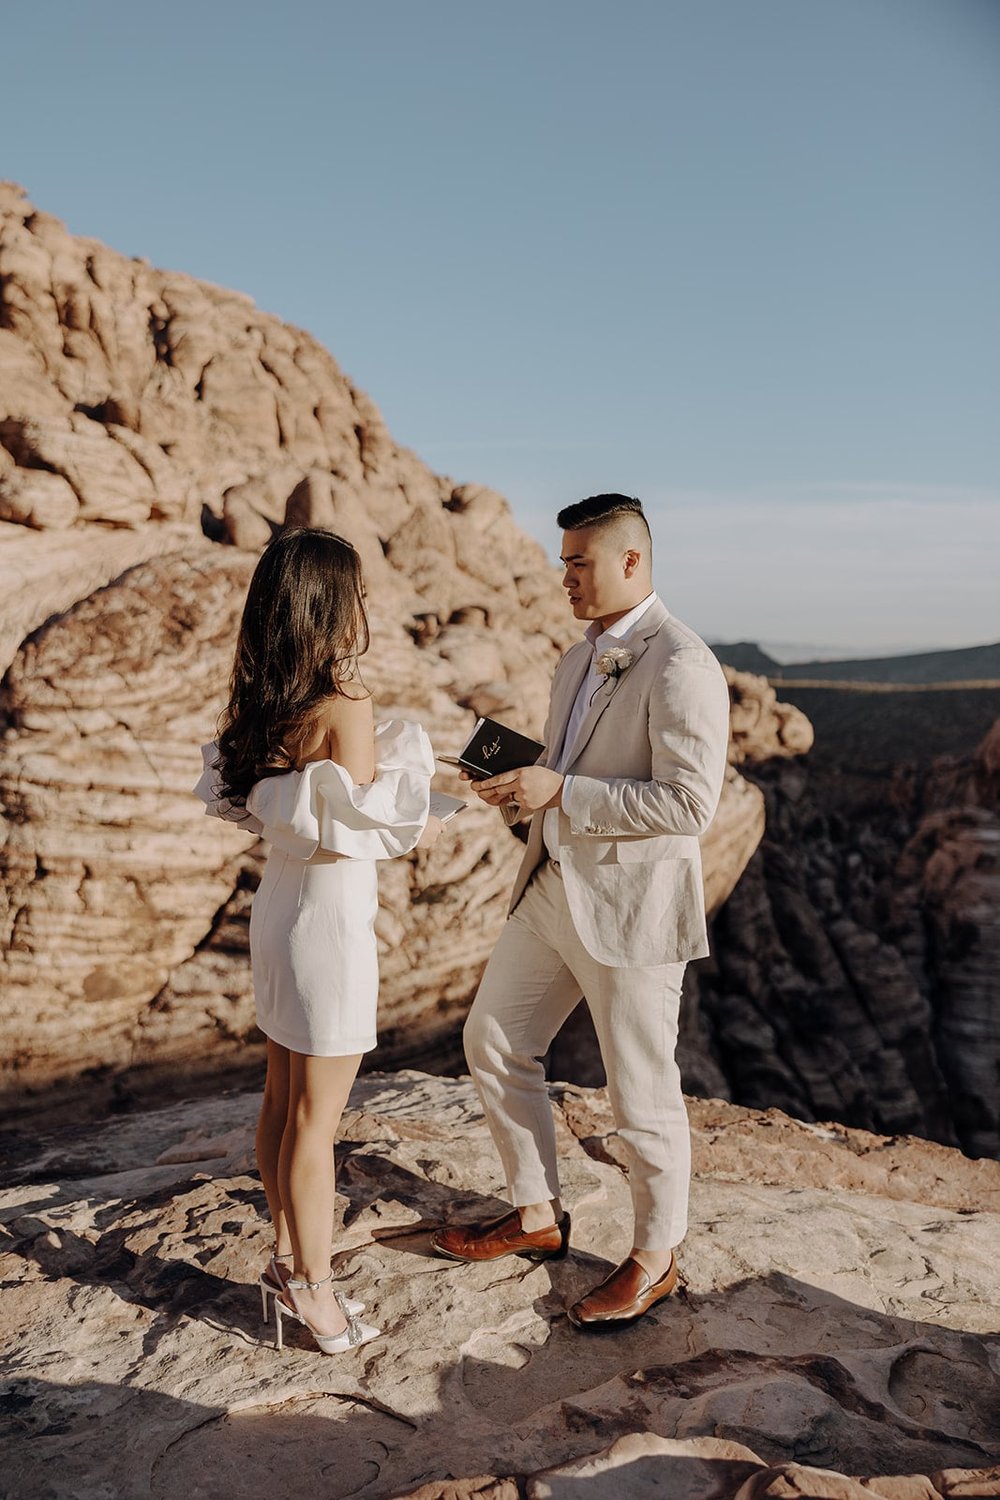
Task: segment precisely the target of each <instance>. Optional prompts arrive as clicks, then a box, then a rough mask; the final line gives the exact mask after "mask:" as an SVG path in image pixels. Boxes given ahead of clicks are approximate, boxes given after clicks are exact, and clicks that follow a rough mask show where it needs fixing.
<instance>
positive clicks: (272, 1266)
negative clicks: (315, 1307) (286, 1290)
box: [257, 1251, 365, 1323]
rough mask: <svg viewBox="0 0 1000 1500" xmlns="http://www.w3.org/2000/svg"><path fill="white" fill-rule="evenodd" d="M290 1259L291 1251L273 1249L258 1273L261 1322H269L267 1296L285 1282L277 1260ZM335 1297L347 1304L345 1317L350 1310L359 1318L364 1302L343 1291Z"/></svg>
mask: <svg viewBox="0 0 1000 1500" xmlns="http://www.w3.org/2000/svg"><path fill="white" fill-rule="evenodd" d="M291 1259H292V1256H291V1252H289V1253H288V1254H287V1255H279V1254H278V1253H277V1251H275V1252H274V1253H273V1254H272V1256H271V1259H270V1261H269V1262H268V1264H267V1266H266V1267H265V1268H264V1270H263V1271H261V1273H260V1275H259V1276H258V1278H257V1283H258V1285H259V1286H260V1319H261V1322H262V1323H267V1322H269V1321H270V1318H271V1312H270V1309H269V1307H268V1305H267V1299H268V1297H275V1298H276V1297H277V1295H278V1293H279V1292H280V1291H281V1289H282V1287H283V1286H284V1284H285V1283H284V1282H283V1281H282V1279H281V1273H280V1271H279V1269H278V1262H279V1261H281V1260H291ZM337 1297H338V1298H340V1297H343V1299H344V1302H345V1303H346V1304H347V1305H346V1306H345V1307H344V1316H345V1317H346V1316H347V1314H348V1313H349V1312H350V1313H353V1314H354V1316H355V1317H356V1318H359V1317H360V1316H361V1314H362V1313H363V1312H364V1310H365V1304H364V1303H363V1302H361V1301H359V1300H358V1298H357V1297H348V1296H347V1295H346V1293H343V1292H338V1293H337Z"/></svg>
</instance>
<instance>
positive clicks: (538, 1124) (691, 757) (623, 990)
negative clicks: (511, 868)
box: [465, 600, 729, 1249]
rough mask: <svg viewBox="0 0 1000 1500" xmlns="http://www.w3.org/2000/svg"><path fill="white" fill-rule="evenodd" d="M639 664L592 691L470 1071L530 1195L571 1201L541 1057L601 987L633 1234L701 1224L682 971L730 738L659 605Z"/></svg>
mask: <svg viewBox="0 0 1000 1500" xmlns="http://www.w3.org/2000/svg"><path fill="white" fill-rule="evenodd" d="M623 645H625V646H626V647H627V649H628V650H629V651H630V652H631V654H632V662H631V664H630V665H629V666H628V667H627V668H626V669H625V670H624V671H623V672H622V673H621V675H620V676H619V677H618V678H617V679H613V678H609V679H608V681H607V682H606V683H605V684H604V685H603V686H602V687H601V688H599V689H598V691H597V692H596V693H595V694H594V698H593V700H592V702H591V705H590V708H589V710H588V712H587V715H586V717H585V718H584V720H583V722H582V724H581V725H580V728H579V730H578V732H577V735H576V739H575V742H574V744H573V745H572V746H571V747H569V753H568V755H566V756H564V757H562V761H561V763H562V768H563V770H564V772H565V773H566V774H567V775H570V776H572V778H573V780H572V784H571V787H570V790H569V793H568V796H566V797H565V798H564V800H565V801H567V802H568V806H565V807H564V808H562V809H561V810H560V813H559V859H558V861H557V862H553V861H552V860H550V859H549V858H548V857H547V854H546V850H545V845H544V842H543V838H542V817H543V814H542V813H537V814H535V815H534V816H533V817H532V820H531V827H530V830H529V835H528V841H527V846H526V848H525V852H524V857H523V859H522V862H521V867H520V869H519V871H518V874H517V878H516V880H515V882H514V889H513V893H512V896H511V902H510V911H509V915H508V919H507V924H506V926H505V927H504V930H503V932H502V933H501V935H500V940H499V942H498V943H497V946H496V948H495V949H494V952H493V954H492V956H491V958H490V961H489V963H488V964H487V966H486V970H485V972H484V974H483V978H482V981H481V983H480V986H479V990H478V993H477V995H476V999H475V1002H474V1004H473V1007H472V1010H471V1011H470V1013H469V1018H468V1021H467V1023H466V1028H465V1051H466V1058H467V1060H468V1064H469V1069H470V1072H471V1073H472V1076H473V1079H474V1080H475V1083H476V1087H477V1089H478V1091H479V1095H480V1099H481V1100H482V1104H483V1109H484V1111H485V1113H486V1118H487V1121H488V1123H489V1126H490V1130H491V1132H492V1135H493V1139H494V1141H495V1143H496V1146H497V1150H498V1152H499V1154H500V1158H501V1161H502V1163H503V1166H504V1171H505V1174H506V1177H507V1184H508V1191H509V1194H510V1198H511V1202H512V1203H513V1204H515V1206H523V1205H524V1204H527V1203H541V1202H544V1201H545V1200H546V1199H549V1198H555V1197H558V1196H559V1175H558V1165H557V1160H556V1146H555V1131H554V1126H553V1120H552V1110H551V1105H550V1103H549V1099H548V1094H547V1091H546V1086H545V1074H544V1068H543V1065H542V1062H541V1058H542V1056H543V1055H544V1053H545V1052H546V1051H547V1050H548V1048H549V1045H550V1044H551V1041H552V1039H553V1037H554V1036H555V1034H556V1032H557V1031H558V1030H559V1028H560V1026H561V1025H562V1024H563V1022H564V1021H565V1019H566V1017H567V1016H568V1015H569V1014H570V1012H571V1011H572V1010H573V1009H574V1007H575V1006H576V1005H577V1004H578V1003H579V1001H580V999H581V998H585V999H586V1002H587V1005H588V1007H589V1009H590V1012H591V1015H592V1016H593V1020H594V1026H595V1030H596V1032H597V1036H598V1040H599V1043H600V1047H601V1055H602V1058H603V1061H604V1067H605V1071H606V1073H607V1077H608V1094H609V1097H610V1100H611V1105H612V1109H613V1111H614V1116H615V1123H616V1125H617V1128H618V1131H619V1133H620V1136H621V1139H622V1141H623V1142H624V1144H625V1147H626V1150H627V1152H628V1158H629V1187H630V1190H631V1194H632V1205H633V1213H634V1218H635V1225H634V1243H635V1245H636V1246H638V1247H640V1248H643V1249H667V1248H669V1247H671V1246H674V1245H677V1244H679V1243H680V1241H681V1240H682V1239H683V1238H684V1235H685V1233H686V1230H687V1203H688V1188H689V1182H690V1132H689V1128H688V1121H687V1112H686V1110H685V1107H684V1099H683V1095H682V1093H681V1081H680V1074H679V1072H678V1069H677V1064H676V1060H675V1055H674V1054H675V1048H676V1043H677V1026H678V1012H679V1003H680V990H681V981H682V978H683V974H684V967H685V964H686V963H687V961H688V959H691V958H699V957H702V956H703V955H704V954H706V953H707V952H708V942H707V935H706V926H705V905H704V895H703V888H702V879H701V852H700V847H699V843H698V839H699V835H701V834H703V833H704V832H705V830H706V829H707V828H708V826H709V824H710V823H711V821H712V818H713V817H714V815H715V809H716V807H717V805H718V801H719V795H720V793H721V789H722V780H723V776H724V774H725V768H726V755H727V748H728V743H729V692H728V688H727V685H726V680H725V677H724V676H723V673H722V669H721V667H720V666H719V664H718V662H717V660H716V658H715V657H714V655H713V654H712V652H711V651H710V650H709V648H708V647H707V646H706V645H705V643H704V641H702V640H701V639H700V638H699V637H698V636H697V635H695V633H694V632H693V631H692V630H690V629H689V628H688V627H687V626H685V625H683V624H681V622H680V621H679V620H677V619H675V618H674V616H673V615H671V614H670V612H669V611H668V610H667V609H666V607H665V606H664V605H663V604H662V603H661V602H660V601H659V600H656V601H655V602H654V603H653V604H652V605H651V606H650V608H649V609H648V610H647V611H646V613H645V614H644V615H643V616H642V617H641V618H640V620H639V621H638V623H637V624H636V625H635V626H634V627H633V630H632V631H631V632H630V633H629V635H628V636H627V637H626V638H625V639H624V641H623ZM591 655H592V652H591V647H590V643H589V642H587V641H581V642H579V643H578V644H577V645H575V646H573V647H571V648H570V650H569V651H568V652H567V653H566V655H565V656H564V657H563V659H562V661H561V662H560V663H559V666H558V667H557V669H556V674H555V677H554V679H553V683H552V696H551V702H550V707H549V715H548V719H547V721H546V725H545V731H544V735H543V738H544V741H545V746H546V749H545V753H544V754H543V755H542V756H541V757H540V759H539V763H540V764H542V765H550V766H553V765H555V764H556V763H557V761H559V760H560V752H561V750H562V740H563V736H564V733H565V729H566V725H567V723H568V721H569V717H570V713H571V711H572V708H573V704H574V702H575V699H576V694H577V690H578V688H579V686H580V684H581V682H582V681H583V678H584V677H585V675H586V673H587V671H588V669H589V666H590V660H591Z"/></svg>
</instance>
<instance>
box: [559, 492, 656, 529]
mask: <svg viewBox="0 0 1000 1500" xmlns="http://www.w3.org/2000/svg"><path fill="white" fill-rule="evenodd" d="M632 516H636V517H638V519H639V520H640V521H641V522H642V524H643V526H644V527H645V528H646V535H647V536H648V535H649V522H648V521H647V520H646V517H645V516H644V515H643V512H642V501H641V500H635V499H633V498H632V496H631V495H591V496H590V498H589V499H587V500H577V502H576V504H575V505H567V506H566V507H565V508H564V509H563V510H561V511H560V512H559V514H558V515H557V516H556V525H557V526H558V527H559V528H560V530H562V531H579V530H580V529H581V527H583V526H603V525H605V524H607V523H609V522H611V521H617V520H619V519H621V518H623V517H629V518H631V517H632Z"/></svg>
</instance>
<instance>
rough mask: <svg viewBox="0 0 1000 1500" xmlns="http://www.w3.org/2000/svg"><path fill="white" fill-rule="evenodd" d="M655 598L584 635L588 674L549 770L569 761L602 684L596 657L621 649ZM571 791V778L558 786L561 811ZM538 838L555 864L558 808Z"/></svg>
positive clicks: (548, 810) (590, 628)
mask: <svg viewBox="0 0 1000 1500" xmlns="http://www.w3.org/2000/svg"><path fill="white" fill-rule="evenodd" d="M656 597H657V596H656V591H655V590H654V591H653V593H651V594H647V595H646V597H645V599H643V600H642V601H641V602H640V603H639V604H637V605H636V606H635V608H634V609H630V610H629V612H628V614H627V615H622V617H621V619H620V620H616V621H615V622H614V624H613V625H609V626H608V628H607V630H601V629H600V626H599V624H598V622H597V621H596V620H592V621H591V622H590V624H589V625H588V626H587V628H586V630H585V631H584V639H585V640H588V641H589V642H590V644H591V647H592V648H593V656H592V657H591V658H590V670H589V671H588V672H587V673H586V675H585V676H584V679H583V681H582V682H581V683H580V687H579V689H578V691H577V695H576V700H575V702H574V704H573V709H572V712H571V713H570V716H569V722H568V723H567V725H566V733H565V735H564V736H563V742H562V745H561V746H560V749H559V759H558V760H557V761H556V763H555V765H554V766H553V768H552V769H553V770H555V771H561V770H562V769H563V767H564V766H565V765H567V764H568V762H569V757H570V756H571V754H572V752H573V746H574V744H575V742H576V737H577V734H578V733H579V730H580V725H581V724H582V723H583V721H584V719H585V718H586V717H587V710H588V709H589V707H590V700H591V699H592V698H593V696H594V694H595V693H596V692H597V689H598V688H599V687H600V686H601V685H602V683H603V682H604V680H605V679H604V674H603V673H602V672H599V671H598V670H597V660H598V657H600V656H602V655H603V654H604V652H605V651H607V650H609V649H610V648H611V647H612V646H622V645H624V643H625V642H626V641H627V640H628V637H629V636H630V635H631V634H632V632H633V630H635V629H636V627H637V626H638V625H639V623H640V622H641V620H642V617H643V615H644V614H645V613H646V611H647V609H649V607H650V605H652V604H655V603H656ZM572 789H573V778H572V776H567V777H566V779H565V781H564V782H563V784H562V793H561V798H560V800H561V802H562V805H563V807H564V808H565V807H566V806H567V805H568V803H569V798H570V794H571V792H572ZM542 837H543V838H544V840H545V847H546V849H547V850H548V855H549V858H550V859H552V860H558V859H559V809H558V807H548V808H546V810H545V816H544V818H543V819H542Z"/></svg>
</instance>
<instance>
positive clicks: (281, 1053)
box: [257, 1037, 292, 1255]
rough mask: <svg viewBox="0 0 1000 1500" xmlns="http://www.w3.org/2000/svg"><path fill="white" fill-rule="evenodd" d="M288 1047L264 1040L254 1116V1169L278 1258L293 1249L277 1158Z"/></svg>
mask: <svg viewBox="0 0 1000 1500" xmlns="http://www.w3.org/2000/svg"><path fill="white" fill-rule="evenodd" d="M290 1056H291V1054H290V1052H289V1051H288V1048H287V1047H281V1046H279V1044H278V1043H277V1042H272V1041H271V1038H270V1037H268V1039H267V1077H266V1079H265V1080H264V1099H263V1102H262V1104H261V1106H260V1114H259V1116H258V1117H257V1169H258V1171H259V1172H260V1178H261V1181H262V1182H263V1184H264V1192H265V1194H266V1195H267V1206H268V1209H269V1210H270V1213H271V1223H272V1224H273V1225H274V1239H275V1248H276V1250H277V1253H278V1254H279V1255H289V1254H290V1253H291V1249H292V1241H291V1236H290V1235H289V1233H288V1223H287V1221H286V1218H285V1210H284V1205H283V1203H282V1200H281V1192H280V1190H279V1187H278V1156H279V1154H280V1152H281V1138H282V1136H283V1135H284V1133H285V1122H286V1121H287V1119H288V1075H289V1066H288V1060H289V1057H290Z"/></svg>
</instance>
